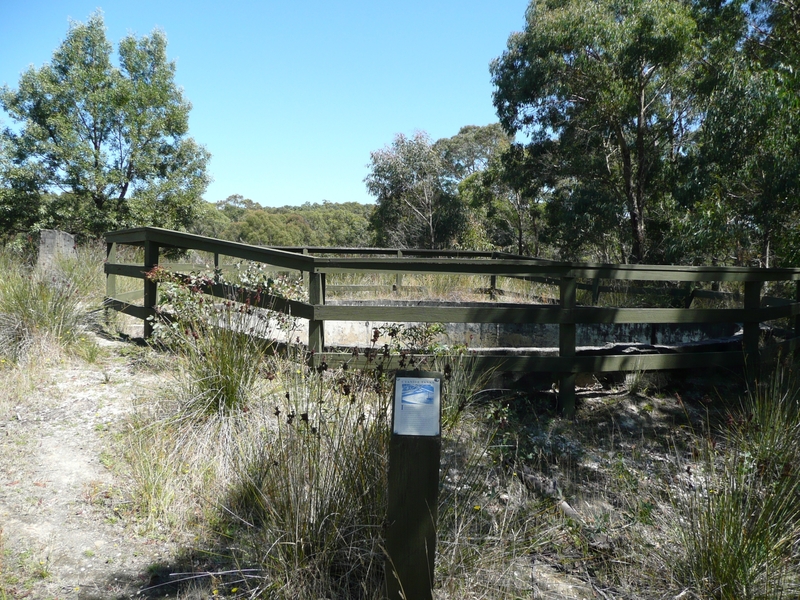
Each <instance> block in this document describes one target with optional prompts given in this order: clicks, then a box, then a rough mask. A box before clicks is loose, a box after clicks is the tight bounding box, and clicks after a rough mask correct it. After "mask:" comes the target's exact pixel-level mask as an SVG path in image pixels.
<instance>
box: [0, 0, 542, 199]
mask: <svg viewBox="0 0 800 600" xmlns="http://www.w3.org/2000/svg"><path fill="white" fill-rule="evenodd" d="M527 5H528V0H405V1H404V2H386V1H384V0H363V1H361V0H340V1H338V2H335V1H330V0H329V1H327V2H323V1H320V0H306V1H295V2H292V1H287V0H280V1H279V0H267V1H264V2H238V1H235V0H233V1H227V2H220V1H218V0H217V1H213V2H211V1H204V0H193V1H192V2H189V1H185V0H176V1H173V0H158V1H153V0H136V1H133V2H132V1H131V0H126V1H124V2H123V1H120V0H106V1H103V0H89V1H82V0H61V1H59V0H25V1H20V0H0V85H3V84H7V85H8V86H10V87H11V88H16V87H17V84H18V82H19V77H20V74H21V73H22V72H23V71H25V70H26V69H27V68H28V67H30V66H34V67H37V68H38V67H41V66H42V65H43V64H45V63H46V62H49V61H50V59H51V57H52V55H53V51H54V50H55V49H56V48H57V47H58V46H59V44H60V43H61V42H62V41H63V40H64V38H65V37H66V34H67V30H68V28H69V23H70V20H73V21H81V22H86V21H87V20H88V18H89V16H90V15H91V14H92V13H93V12H95V11H96V10H98V9H99V10H102V13H103V16H104V19H105V25H106V29H107V31H106V36H107V38H108V39H109V41H110V42H111V43H112V44H114V47H115V50H116V46H117V43H118V42H119V40H120V39H121V38H123V37H124V36H126V35H128V34H134V35H136V36H142V35H146V34H149V33H150V32H151V31H152V30H153V29H154V28H159V29H161V30H163V31H164V32H165V33H166V35H167V39H168V47H167V55H168V57H169V59H170V60H174V61H175V63H176V74H175V81H176V83H177V84H178V85H179V86H181V87H182V88H183V91H184V96H185V98H186V99H188V100H189V101H190V102H191V103H192V112H191V114H190V118H189V129H190V131H189V133H190V135H191V136H192V137H193V138H194V139H195V140H196V141H197V142H198V143H200V144H202V145H204V146H205V147H206V149H207V150H208V151H209V152H210V153H211V155H212V159H211V162H210V163H209V173H210V175H211V177H212V178H213V182H212V183H211V184H210V185H209V187H208V189H207V191H206V193H205V195H204V198H205V199H206V200H207V201H209V202H216V201H218V200H223V199H225V198H227V197H228V196H230V195H232V194H241V195H242V196H244V197H245V198H250V199H252V200H254V201H256V202H258V203H259V204H262V205H264V206H284V205H299V204H303V203H305V202H322V201H323V200H328V201H330V202H351V201H355V202H361V203H371V202H373V201H374V198H372V197H371V196H369V194H368V193H367V191H366V187H365V184H364V177H366V175H367V173H368V163H369V160H370V152H372V151H375V150H378V149H381V148H383V147H384V146H388V145H390V144H391V142H392V140H393V139H394V136H395V135H396V134H398V133H403V134H406V135H412V134H413V133H414V132H416V131H419V130H421V131H425V132H427V133H428V134H429V135H430V137H431V139H433V140H436V139H439V138H443V137H451V136H453V135H455V134H456V133H458V130H459V129H460V128H461V127H463V126H465V125H488V124H489V123H493V122H496V121H497V115H496V113H495V110H494V107H493V105H492V91H493V86H492V83H491V75H490V73H489V64H490V62H491V61H492V60H493V59H494V58H497V57H498V56H500V55H501V54H502V53H503V51H504V50H505V48H506V44H507V41H508V36H509V35H510V34H511V33H512V32H513V31H518V30H520V29H522V27H523V26H524V15H525V9H526V7H527ZM0 123H2V124H3V125H4V126H7V125H9V124H10V121H9V119H8V116H7V115H5V113H2V112H0Z"/></svg>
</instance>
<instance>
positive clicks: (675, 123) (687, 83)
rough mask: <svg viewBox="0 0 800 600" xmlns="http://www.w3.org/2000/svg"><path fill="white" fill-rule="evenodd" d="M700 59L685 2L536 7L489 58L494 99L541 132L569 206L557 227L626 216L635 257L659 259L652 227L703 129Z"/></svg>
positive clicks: (514, 119)
mask: <svg viewBox="0 0 800 600" xmlns="http://www.w3.org/2000/svg"><path fill="white" fill-rule="evenodd" d="M700 58H701V53H700V46H699V42H698V38H697V27H696V23H695V21H694V19H693V16H692V13H691V10H690V8H689V6H688V5H687V4H686V3H683V2H678V1H675V0H634V1H631V2H624V3H622V4H620V3H618V2H610V1H605V0H604V1H601V2H592V3H585V2H578V1H577V0H576V1H568V2H560V1H553V2H550V1H545V2H533V3H531V5H530V7H529V9H528V12H527V24H526V27H525V30H524V31H523V32H521V33H515V34H512V36H511V37H510V39H509V43H508V49H507V50H506V52H505V53H504V54H503V56H502V57H501V58H499V59H497V60H495V61H494V62H493V63H492V67H491V70H492V76H493V81H494V83H495V85H496V86H497V90H496V91H495V93H494V103H495V106H496V107H497V110H498V115H499V116H500V121H501V123H502V124H503V126H504V127H505V128H506V129H507V130H508V131H509V132H517V131H524V132H526V133H528V134H529V135H530V136H531V138H532V141H531V144H530V154H531V156H532V157H534V158H535V159H536V160H539V161H540V163H541V164H542V165H543V166H544V167H545V168H546V171H545V172H544V177H545V181H547V182H548V183H549V185H550V186H551V187H552V189H553V191H554V199H553V200H554V206H559V207H560V209H559V210H557V211H556V212H555V214H554V215H552V216H554V217H556V218H555V219H552V220H553V224H554V225H557V224H560V223H564V222H568V221H570V220H572V219H578V220H580V219H584V218H585V219H586V220H587V221H588V222H589V223H591V222H593V221H595V220H596V219H601V220H602V221H603V222H602V224H601V225H600V228H601V229H600V231H602V230H606V228H605V227H604V225H605V222H607V221H608V220H609V219H612V220H617V219H619V221H618V222H623V223H626V226H625V229H624V230H622V231H619V235H620V242H621V243H622V244H623V245H624V246H625V247H626V251H625V252H624V254H625V255H626V257H627V255H628V254H630V256H631V258H632V259H633V260H634V261H642V260H644V259H645V258H651V255H652V250H653V245H652V244H651V243H650V242H649V240H648V224H649V223H650V222H652V221H653V220H655V219H656V217H657V215H656V211H655V207H657V206H659V205H660V203H661V202H662V201H663V200H664V199H665V198H666V197H668V195H669V192H670V190H669V185H668V183H667V182H668V176H669V173H670V172H671V170H672V168H673V163H675V161H676V160H677V158H678V157H679V156H680V155H681V153H682V152H683V151H684V150H685V147H686V144H687V143H688V141H689V132H690V131H691V130H692V129H693V128H694V126H695V119H696V114H697V111H696V108H695V107H694V106H693V104H692V99H693V89H692V87H691V84H692V80H693V79H692V78H693V77H694V75H693V73H694V72H695V71H696V70H697V68H698V66H699V61H700ZM576 198H577V200H576ZM609 209H611V210H609ZM551 218H552V217H551ZM589 223H586V225H588V224H589ZM573 228H574V229H573V230H572V231H570V232H569V233H567V234H566V236H565V237H566V238H567V239H570V240H572V241H573V243H574V242H576V241H577V242H578V244H580V243H581V241H582V240H583V239H584V236H583V235H580V234H583V233H584V231H582V230H583V229H584V228H585V225H581V224H580V222H575V223H574V224H573ZM573 233H578V234H579V235H571V234H573ZM592 237H593V236H589V241H593V240H592Z"/></svg>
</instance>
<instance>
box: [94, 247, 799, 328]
mask: <svg viewBox="0 0 800 600" xmlns="http://www.w3.org/2000/svg"><path fill="white" fill-rule="evenodd" d="M116 262H117V243H116V242H108V243H106V263H107V264H115V263H116ZM798 289H800V288H798ZM116 297H117V276H116V274H114V273H106V298H116ZM110 311H111V309H110V308H108V306H106V309H105V313H106V314H105V317H106V326H107V327H108V326H110V325H111V312H110Z"/></svg>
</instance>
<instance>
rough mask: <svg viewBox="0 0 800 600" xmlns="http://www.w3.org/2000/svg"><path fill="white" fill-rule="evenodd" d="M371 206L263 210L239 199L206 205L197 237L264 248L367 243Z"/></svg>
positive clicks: (350, 204)
mask: <svg viewBox="0 0 800 600" xmlns="http://www.w3.org/2000/svg"><path fill="white" fill-rule="evenodd" d="M373 208H374V207H373V206H371V205H364V204H359V203H357V202H345V203H341V204H337V203H333V202H328V201H324V202H323V203H322V204H316V203H314V204H312V203H308V202H307V203H306V204H303V205H301V206H284V207H280V208H268V207H263V206H260V205H258V204H256V203H255V202H253V201H252V200H249V199H245V198H243V197H242V196H240V195H238V194H237V195H234V196H229V197H228V198H227V199H225V200H223V201H221V202H217V203H216V205H212V204H208V203H205V204H204V205H203V206H202V208H201V210H200V213H199V215H198V218H197V219H196V220H195V223H194V224H193V226H192V231H193V232H194V233H199V234H201V235H209V236H211V237H217V238H221V239H229V240H233V241H237V242H245V243H248V244H255V245H261V246H337V247H351V248H358V247H362V246H365V245H367V244H368V243H369V241H370V237H371V234H370V232H369V215H370V214H371V213H372V210H373Z"/></svg>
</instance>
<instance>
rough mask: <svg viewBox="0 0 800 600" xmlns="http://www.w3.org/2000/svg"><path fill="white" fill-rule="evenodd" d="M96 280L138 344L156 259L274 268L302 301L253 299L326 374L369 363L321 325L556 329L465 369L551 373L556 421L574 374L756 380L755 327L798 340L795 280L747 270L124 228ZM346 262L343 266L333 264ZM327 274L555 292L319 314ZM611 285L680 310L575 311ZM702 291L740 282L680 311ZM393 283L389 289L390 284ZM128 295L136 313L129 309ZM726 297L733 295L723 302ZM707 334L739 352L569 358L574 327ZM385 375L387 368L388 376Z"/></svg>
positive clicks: (567, 402) (329, 308) (149, 307)
mask: <svg viewBox="0 0 800 600" xmlns="http://www.w3.org/2000/svg"><path fill="white" fill-rule="evenodd" d="M106 242H107V261H106V265H105V272H106V275H107V292H106V296H107V297H106V306H108V307H109V308H112V309H115V310H117V311H120V312H122V313H125V314H128V315H132V316H133V317H136V318H138V319H142V320H144V331H145V337H148V336H149V335H150V333H151V332H152V324H151V322H150V321H148V320H147V317H149V316H152V315H154V314H155V311H154V307H155V305H156V301H157V288H156V286H157V284H156V283H155V282H153V281H150V280H148V279H147V278H145V273H147V272H148V271H150V270H151V269H152V268H153V267H155V266H157V265H158V264H159V257H160V256H162V255H163V253H162V250H165V249H179V250H197V251H202V252H208V253H210V254H213V256H214V264H215V266H219V265H220V260H219V257H220V256H227V257H233V258H236V259H241V260H248V261H255V262H259V263H263V264H266V265H271V266H272V267H274V268H278V269H284V270H290V271H299V272H302V273H303V274H304V276H305V277H306V280H307V286H308V302H299V301H294V300H287V299H285V298H281V297H276V296H270V295H262V296H260V298H259V301H258V303H257V304H258V305H259V306H261V307H264V308H269V309H272V310H278V311H285V312H290V313H291V314H292V315H293V316H294V317H299V318H301V319H306V320H308V350H309V356H310V359H311V360H314V361H320V360H323V359H324V360H325V362H326V363H327V364H328V365H329V366H331V367H335V366H338V365H340V364H342V363H343V362H348V363H351V364H352V363H353V362H354V361H355V362H358V361H365V360H368V358H367V357H365V356H363V355H362V356H361V357H354V355H353V353H352V352H341V351H338V352H337V351H334V350H333V349H331V348H327V347H326V345H325V334H324V323H325V321H384V322H398V323H404V322H426V323H437V322H438V323H518V324H525V323H538V324H556V325H558V330H559V352H558V355H557V356H541V355H539V354H536V353H534V352H527V353H521V354H516V353H515V354H514V355H513V356H512V355H497V354H494V353H492V354H490V353H485V354H479V355H474V356H472V365H473V368H475V369H490V368H496V369H501V370H504V371H515V372H544V373H554V374H558V377H559V381H560V386H559V394H560V401H561V404H562V407H563V410H564V411H565V412H566V413H567V414H571V413H572V412H573V411H574V405H575V376H576V375H577V374H578V373H603V372H617V371H639V370H642V371H645V370H661V369H681V368H696V367H712V366H722V367H730V368H742V367H745V366H746V368H747V371H748V372H749V373H750V374H751V375H752V376H757V373H758V371H759V366H760V365H761V361H762V360H763V359H765V358H766V357H765V356H762V355H761V354H760V349H759V342H760V337H761V336H760V327H761V324H762V323H766V322H770V321H775V320H788V323H789V327H790V328H791V330H792V331H793V333H794V336H790V337H789V338H788V339H786V340H784V341H783V342H781V343H778V344H774V345H772V346H771V350H772V351H773V352H775V351H778V352H788V351H791V350H794V349H795V348H796V347H797V339H798V337H797V336H800V269H757V268H746V267H716V266H700V267H686V266H670V265H606V264H575V263H563V262H553V261H547V260H540V259H533V258H527V257H521V256H516V255H512V254H506V253H499V252H468V251H434V250H406V249H402V250H389V249H374V248H373V249H352V248H264V247H258V246H251V245H247V244H241V243H235V242H228V241H223V240H217V239H211V238H206V237H202V236H197V235H191V234H187V233H180V232H175V231H169V230H165V229H158V228H152V227H144V228H137V229H128V230H124V231H115V232H112V233H108V234H106ZM119 245H131V246H137V247H141V248H143V249H144V261H143V263H141V264H121V263H118V262H117V258H116V257H117V248H118V246H119ZM343 255H346V256H343ZM335 273H390V274H394V275H395V276H396V277H397V278H398V279H397V284H399V283H400V281H401V280H400V279H399V278H401V277H402V275H403V274H409V273H422V274H431V273H432V274H445V275H453V274H460V275H479V276H484V277H486V278H487V280H488V282H489V286H488V289H489V290H493V289H495V286H496V281H497V278H498V277H515V278H524V279H528V280H532V281H538V282H542V283H547V284H552V285H556V286H557V287H558V298H559V301H558V304H555V305H539V304H536V305H533V304H505V303H503V304H500V303H496V304H492V305H489V306H444V305H441V306H435V305H433V306H431V305H429V304H428V305H426V306H363V305H358V306H356V305H346V304H344V305H342V304H337V305H329V304H326V303H325V295H326V276H327V275H329V274H335ZM118 275H119V276H125V277H133V278H138V279H141V280H143V286H142V290H141V291H138V293H137V292H134V293H128V294H121V293H120V294H118V293H117V286H116V276H118ZM604 280H605V281H610V282H629V281H641V282H646V281H649V282H671V283H677V284H680V285H678V286H676V287H673V288H672V289H671V290H670V291H671V293H673V294H677V295H679V296H680V298H681V299H682V300H681V302H679V303H678V304H680V307H679V308H644V307H640V308H635V307H634V308H619V307H599V306H579V305H577V302H576V297H577V293H576V292H577V289H578V288H579V287H584V288H586V289H589V290H591V291H592V301H593V304H594V303H596V301H597V297H598V295H599V294H600V293H601V292H602V291H603V290H610V289H612V288H613V283H612V287H608V286H605V287H604V286H601V285H600V283H601V281H604ZM703 282H712V283H713V282H725V283H728V284H731V283H737V282H738V283H741V284H742V286H743V294H742V295H741V302H739V303H738V304H739V305H741V306H737V307H735V308H691V305H692V301H693V299H694V298H697V297H706V298H718V297H721V296H726V295H725V294H721V293H719V292H713V291H711V290H695V289H693V288H691V289H690V288H687V287H686V286H687V285H688V286H696V285H698V284H701V283H703ZM767 282H783V283H789V282H793V283H792V287H793V298H790V299H785V298H784V299H775V298H762V289H763V287H764V284H765V283H767ZM397 284H395V285H397ZM205 291H206V292H207V293H210V294H213V295H218V296H222V295H224V293H225V289H224V287H223V286H213V285H211V286H208V288H207V289H206V290H205ZM137 295H138V298H140V299H142V298H143V302H142V304H133V303H132V302H131V300H132V299H133V298H134V297H136V296H137ZM727 297H728V298H733V297H734V296H733V295H732V294H727ZM624 323H647V324H711V323H739V324H741V325H742V330H743V336H742V347H741V348H739V349H736V350H725V351H713V350H712V351H698V352H685V353H671V354H637V355H635V356H631V355H629V354H615V355H604V356H597V355H585V354H582V353H581V352H579V351H578V349H577V348H576V325H579V324H624ZM390 366H391V365H390Z"/></svg>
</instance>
